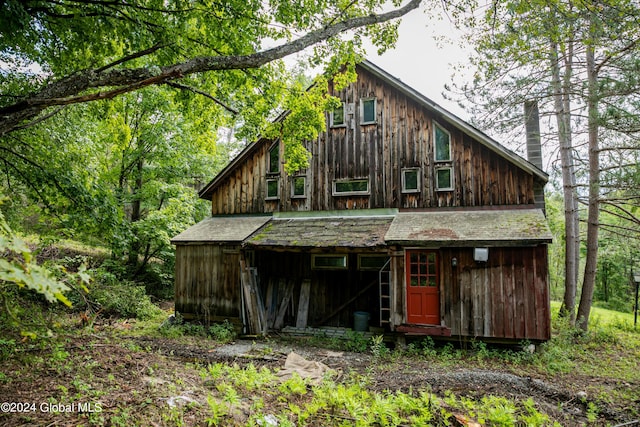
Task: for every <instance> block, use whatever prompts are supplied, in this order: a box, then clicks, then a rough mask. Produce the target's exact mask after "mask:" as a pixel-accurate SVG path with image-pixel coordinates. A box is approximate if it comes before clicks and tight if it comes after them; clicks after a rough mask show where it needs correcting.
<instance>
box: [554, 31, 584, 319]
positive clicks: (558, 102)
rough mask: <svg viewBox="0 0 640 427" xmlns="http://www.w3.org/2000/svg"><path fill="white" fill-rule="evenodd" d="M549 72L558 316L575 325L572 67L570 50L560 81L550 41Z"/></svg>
mask: <svg viewBox="0 0 640 427" xmlns="http://www.w3.org/2000/svg"><path fill="white" fill-rule="evenodd" d="M550 52H551V55H550V59H551V70H552V80H551V85H552V88H553V99H554V109H555V116H556V122H557V124H558V143H559V146H560V164H561V168H562V190H563V196H564V223H565V264H564V265H565V280H564V282H565V288H564V298H563V301H562V307H561V309H560V315H561V316H565V317H568V318H569V320H570V322H571V324H572V325H573V324H574V323H575V304H576V291H577V288H578V266H579V263H580V228H579V224H580V223H579V216H578V196H577V193H576V185H575V182H576V177H575V165H574V159H573V147H572V139H571V109H570V107H571V100H570V96H569V92H568V90H567V85H568V84H569V83H570V81H571V74H572V71H573V65H572V60H571V55H573V52H572V49H571V48H569V51H568V52H565V56H566V59H565V61H564V63H565V66H564V79H563V82H562V83H561V79H560V60H559V58H560V55H559V46H558V44H557V43H556V42H554V41H552V42H551V50H550Z"/></svg>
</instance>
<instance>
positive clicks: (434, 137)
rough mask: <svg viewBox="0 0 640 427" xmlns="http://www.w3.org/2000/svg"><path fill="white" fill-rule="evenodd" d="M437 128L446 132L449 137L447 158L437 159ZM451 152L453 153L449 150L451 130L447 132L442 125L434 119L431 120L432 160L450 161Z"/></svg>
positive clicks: (437, 161)
mask: <svg viewBox="0 0 640 427" xmlns="http://www.w3.org/2000/svg"><path fill="white" fill-rule="evenodd" d="M438 130H440V131H441V132H443V133H444V134H446V135H447V137H448V138H449V153H448V158H447V159H439V158H438V137H437V132H438ZM452 154H453V153H452V152H451V132H449V131H448V130H446V129H445V128H444V127H442V126H441V125H440V124H438V122H435V121H434V122H433V160H434V162H436V163H446V162H451V159H452Z"/></svg>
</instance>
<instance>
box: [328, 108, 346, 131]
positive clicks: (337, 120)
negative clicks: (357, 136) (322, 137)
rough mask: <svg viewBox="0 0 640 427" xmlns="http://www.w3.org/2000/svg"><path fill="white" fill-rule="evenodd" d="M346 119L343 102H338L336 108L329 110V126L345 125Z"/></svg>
mask: <svg viewBox="0 0 640 427" xmlns="http://www.w3.org/2000/svg"><path fill="white" fill-rule="evenodd" d="M346 125H347V124H346V121H345V119H344V104H340V106H339V107H338V108H336V109H335V110H333V111H332V112H331V127H332V128H337V127H344V126H346Z"/></svg>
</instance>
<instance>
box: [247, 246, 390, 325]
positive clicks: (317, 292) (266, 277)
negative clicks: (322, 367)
mask: <svg viewBox="0 0 640 427" xmlns="http://www.w3.org/2000/svg"><path fill="white" fill-rule="evenodd" d="M334 253H335V252H334ZM255 254H256V255H255V265H256V267H257V269H258V274H259V276H260V289H261V291H262V295H263V297H266V295H267V288H268V286H269V283H270V282H272V283H274V284H277V283H279V282H281V281H283V280H284V281H293V282H294V284H295V286H294V288H293V289H294V290H293V298H292V300H291V303H290V305H291V308H290V309H289V311H288V314H287V317H286V318H285V325H295V324H296V317H295V316H296V314H297V312H298V302H299V298H300V287H301V284H302V281H303V280H305V279H310V280H311V288H310V290H311V293H310V298H309V314H308V325H309V326H312V325H315V324H317V323H318V322H320V321H321V320H323V319H324V318H325V317H326V316H327V315H329V314H331V313H332V312H333V311H334V310H336V309H338V308H339V307H340V306H341V305H342V304H344V303H345V302H346V301H348V300H349V299H351V298H352V297H353V296H355V295H356V294H357V293H358V291H359V290H360V289H362V288H363V287H365V286H367V285H368V284H370V283H371V282H372V281H373V280H374V279H376V278H377V276H378V273H377V272H375V271H359V270H357V265H358V264H357V254H355V253H350V254H349V255H348V256H349V260H348V262H349V269H348V270H312V269H311V255H310V254H309V253H299V252H268V251H256V252H255ZM378 291H379V290H378V286H377V285H376V286H373V287H372V288H370V289H369V291H368V292H366V293H365V294H363V295H361V296H360V297H358V298H357V299H356V300H355V301H354V302H353V303H351V304H349V306H347V307H345V309H344V310H342V311H341V312H340V313H338V314H337V315H336V316H334V317H332V318H331V319H329V320H328V321H326V322H324V323H323V326H325V325H326V326H341V327H352V326H353V312H354V311H368V312H370V313H371V319H372V322H375V321H376V320H377V319H378V313H377V312H378V311H379V307H378V304H379V299H378ZM277 298H278V301H280V300H281V299H282V295H277ZM265 304H269V302H268V301H266V302H265ZM278 305H279V304H278Z"/></svg>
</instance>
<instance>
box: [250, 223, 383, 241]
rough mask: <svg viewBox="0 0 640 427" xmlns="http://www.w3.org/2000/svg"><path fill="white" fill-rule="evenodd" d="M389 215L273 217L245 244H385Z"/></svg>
mask: <svg viewBox="0 0 640 427" xmlns="http://www.w3.org/2000/svg"><path fill="white" fill-rule="evenodd" d="M392 221H393V217H391V216H385V217H326V218H305V219H274V220H273V221H271V222H270V223H269V224H268V225H267V226H266V227H264V228H263V229H261V230H260V231H258V232H257V233H255V234H254V235H253V236H251V238H250V239H248V240H247V241H246V242H245V244H246V245H248V246H272V247H288V248H327V247H336V248H371V247H376V246H383V245H385V241H384V235H385V234H386V232H387V230H388V229H389V226H390V225H391V222H392Z"/></svg>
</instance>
